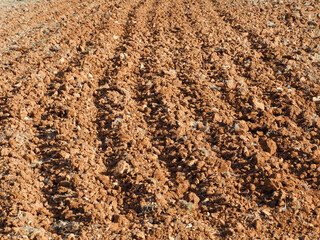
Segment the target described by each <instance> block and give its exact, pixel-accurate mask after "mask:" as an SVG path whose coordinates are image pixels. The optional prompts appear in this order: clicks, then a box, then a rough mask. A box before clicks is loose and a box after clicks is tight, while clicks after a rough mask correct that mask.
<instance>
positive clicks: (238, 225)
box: [236, 222, 244, 232]
mask: <svg viewBox="0 0 320 240" xmlns="http://www.w3.org/2000/svg"><path fill="white" fill-rule="evenodd" d="M236 229H237V232H243V231H244V227H243V225H242V223H240V222H238V223H237V224H236Z"/></svg>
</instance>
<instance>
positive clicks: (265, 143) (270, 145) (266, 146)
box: [260, 139, 277, 155]
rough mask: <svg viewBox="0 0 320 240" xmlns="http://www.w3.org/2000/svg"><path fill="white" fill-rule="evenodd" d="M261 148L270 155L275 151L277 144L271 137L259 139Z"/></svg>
mask: <svg viewBox="0 0 320 240" xmlns="http://www.w3.org/2000/svg"><path fill="white" fill-rule="evenodd" d="M260 144H261V148H262V149H263V150H264V151H266V152H268V153H270V154H271V155H273V154H275V153H276V152H277V144H276V143H275V142H274V141H273V140H271V139H263V140H261V141H260Z"/></svg>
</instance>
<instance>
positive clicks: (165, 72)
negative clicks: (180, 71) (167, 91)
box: [163, 69, 177, 77]
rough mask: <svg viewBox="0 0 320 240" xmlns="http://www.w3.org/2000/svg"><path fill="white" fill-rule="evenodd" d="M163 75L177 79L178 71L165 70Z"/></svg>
mask: <svg viewBox="0 0 320 240" xmlns="http://www.w3.org/2000/svg"><path fill="white" fill-rule="evenodd" d="M163 73H164V74H166V75H169V76H171V77H176V76H177V71H176V70H174V69H170V70H163Z"/></svg>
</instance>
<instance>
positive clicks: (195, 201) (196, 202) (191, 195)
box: [188, 192, 200, 204]
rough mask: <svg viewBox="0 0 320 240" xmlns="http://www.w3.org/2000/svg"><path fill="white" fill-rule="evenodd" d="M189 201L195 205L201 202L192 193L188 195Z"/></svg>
mask: <svg viewBox="0 0 320 240" xmlns="http://www.w3.org/2000/svg"><path fill="white" fill-rule="evenodd" d="M188 201H189V202H192V203H194V204H198V203H199V202H200V198H199V197H198V196H197V194H195V193H193V192H191V193H189V195H188Z"/></svg>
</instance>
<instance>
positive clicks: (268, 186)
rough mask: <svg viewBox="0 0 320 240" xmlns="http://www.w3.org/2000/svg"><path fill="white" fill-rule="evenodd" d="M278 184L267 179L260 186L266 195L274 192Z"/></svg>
mask: <svg viewBox="0 0 320 240" xmlns="http://www.w3.org/2000/svg"><path fill="white" fill-rule="evenodd" d="M279 187H280V186H279V183H278V182H277V181H276V180H274V179H267V180H266V181H265V183H264V185H263V186H262V189H263V190H264V191H265V192H268V193H272V192H274V191H276V190H277V189H279Z"/></svg>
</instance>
